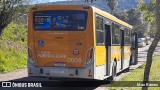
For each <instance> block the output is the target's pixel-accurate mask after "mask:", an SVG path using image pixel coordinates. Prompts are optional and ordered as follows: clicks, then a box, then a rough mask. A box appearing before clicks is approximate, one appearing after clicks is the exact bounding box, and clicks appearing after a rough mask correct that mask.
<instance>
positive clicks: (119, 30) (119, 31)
mask: <svg viewBox="0 0 160 90" xmlns="http://www.w3.org/2000/svg"><path fill="white" fill-rule="evenodd" d="M113 24H115V25H116V26H118V30H119V44H114V43H113V39H114V36H113ZM120 27H121V25H120V24H118V23H116V22H112V25H111V28H112V31H111V37H112V38H111V41H112V42H111V45H112V46H120V45H121V39H120V38H121V35H120Z"/></svg>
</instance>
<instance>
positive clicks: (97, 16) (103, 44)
mask: <svg viewBox="0 0 160 90" xmlns="http://www.w3.org/2000/svg"><path fill="white" fill-rule="evenodd" d="M97 18H101V19H102V26H103V27H102V30H99V29H97ZM95 29H96V45H97V46H105V27H104V17H103V16H101V15H98V14H96V15H95ZM97 31H99V32H101V33H103V43H97V36H98V35H97Z"/></svg>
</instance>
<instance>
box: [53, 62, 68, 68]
mask: <svg viewBox="0 0 160 90" xmlns="http://www.w3.org/2000/svg"><path fill="white" fill-rule="evenodd" d="M54 66H56V67H65V63H63V62H56V63H54Z"/></svg>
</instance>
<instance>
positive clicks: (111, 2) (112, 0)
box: [84, 0, 118, 14]
mask: <svg viewBox="0 0 160 90" xmlns="http://www.w3.org/2000/svg"><path fill="white" fill-rule="evenodd" d="M88 1H89V0H84V2H88ZM93 1H98V0H91V3H92V2H93ZM106 1H107V2H108V6H109V8H110V10H111V14H113V12H114V11H115V9H116V8H117V6H118V0H106Z"/></svg>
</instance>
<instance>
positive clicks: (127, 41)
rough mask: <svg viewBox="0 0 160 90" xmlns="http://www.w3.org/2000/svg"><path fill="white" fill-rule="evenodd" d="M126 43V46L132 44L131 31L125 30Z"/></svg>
mask: <svg viewBox="0 0 160 90" xmlns="http://www.w3.org/2000/svg"><path fill="white" fill-rule="evenodd" d="M124 35H125V36H124V43H125V45H130V44H131V30H129V29H125V34H124Z"/></svg>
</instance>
